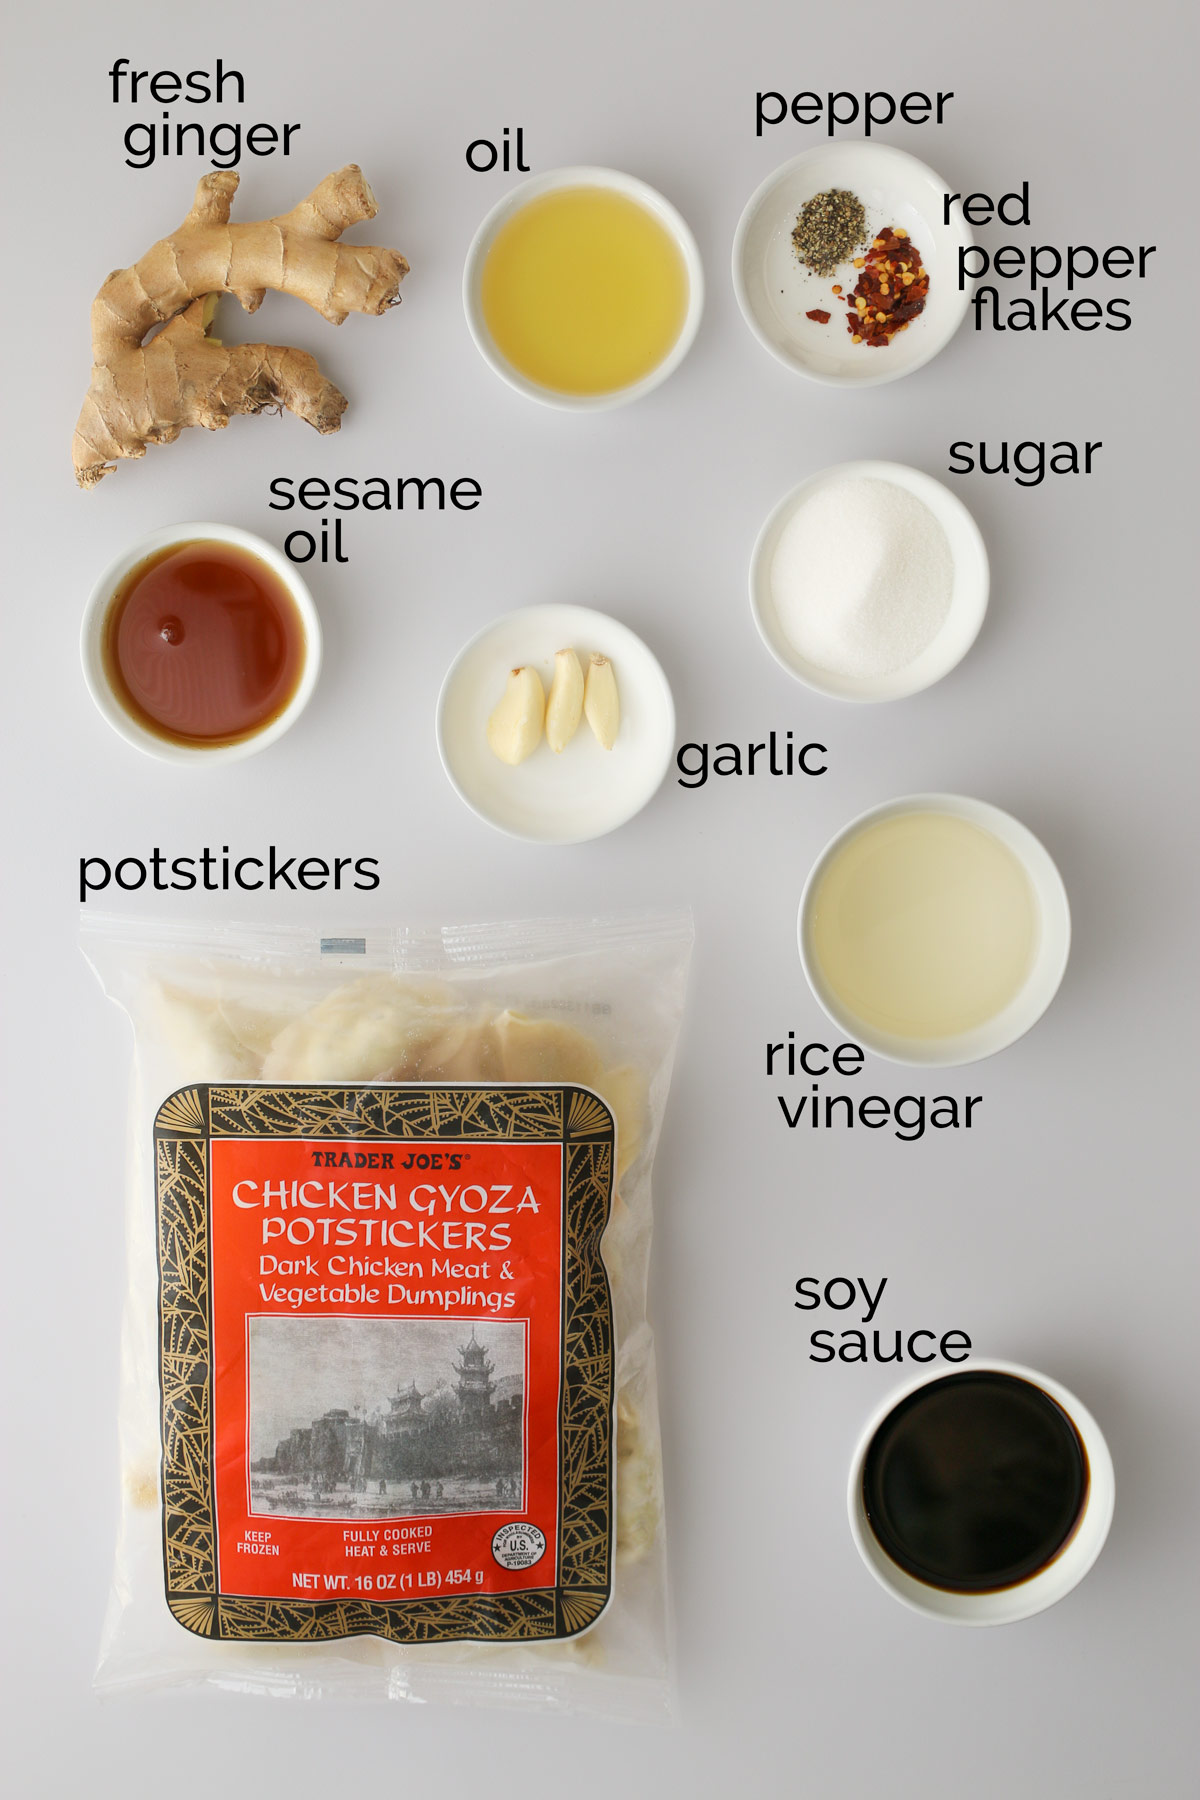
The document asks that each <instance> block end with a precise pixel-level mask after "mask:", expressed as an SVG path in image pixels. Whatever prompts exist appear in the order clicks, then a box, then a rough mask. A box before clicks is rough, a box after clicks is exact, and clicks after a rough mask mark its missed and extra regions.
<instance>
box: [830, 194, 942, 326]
mask: <svg viewBox="0 0 1200 1800" xmlns="http://www.w3.org/2000/svg"><path fill="white" fill-rule="evenodd" d="M854 266H855V268H856V269H860V270H861V273H860V275H859V277H858V281H857V283H856V284H855V288H854V293H853V296H852V298H853V300H854V306H853V308H852V309H851V310H849V311H847V313H846V323H847V326H848V329H849V332H850V336H851V337H852V338H853V340H854V342H855V343H856V344H869V345H870V346H871V348H872V349H879V348H880V347H881V346H883V345H886V344H890V343H891V341H892V339H893V338H894V337H895V335H896V333H897V332H898V331H903V330H904V329H905V328H906V326H907V325H908V324H909V322H910V321H911V320H912V319H915V318H916V317H917V316H918V315H919V314H920V313H922V312H924V310H925V302H926V300H927V299H928V297H929V271H928V270H927V269H926V268H925V266H924V264H923V263H922V261H921V252H920V251H919V250H918V249H917V247H916V245H915V244H914V243H913V242H912V240H911V239H910V237H909V235H908V233H907V232H906V231H899V230H897V229H895V228H894V227H892V226H891V225H887V226H885V227H884V229H883V230H882V231H881V232H880V233H879V235H878V237H876V238H875V239H874V240H873V241H872V243H871V247H870V249H869V250H868V251H867V253H866V255H865V256H861V257H857V256H856V257H855V259H854Z"/></svg>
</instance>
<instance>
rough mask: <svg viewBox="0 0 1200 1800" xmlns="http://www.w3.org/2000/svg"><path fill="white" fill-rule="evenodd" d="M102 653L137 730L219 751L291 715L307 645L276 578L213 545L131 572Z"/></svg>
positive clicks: (176, 547) (178, 547)
mask: <svg viewBox="0 0 1200 1800" xmlns="http://www.w3.org/2000/svg"><path fill="white" fill-rule="evenodd" d="M102 652H103V658H104V671H105V674H106V675H107V677H108V681H109V685H110V686H111V688H112V691H113V693H114V694H115V695H116V697H117V699H118V700H119V701H120V703H121V705H122V706H123V707H124V708H125V710H126V712H128V713H129V714H130V715H131V716H132V717H133V718H134V719H136V720H137V722H138V724H139V725H142V726H144V727H145V728H146V729H147V730H148V731H152V732H154V734H155V735H156V736H157V737H162V738H166V739H168V740H169V741H170V742H172V743H176V744H188V745H193V746H196V747H199V748H211V749H216V748H217V747H219V746H220V745H223V744H237V743H241V742H242V741H243V740H244V739H246V738H249V737H254V736H255V735H256V734H257V733H258V732H260V731H263V730H265V728H266V727H267V726H268V725H270V724H273V723H274V721H275V720H276V719H277V718H278V717H279V716H280V714H281V713H282V712H284V711H285V710H286V709H287V707H288V706H289V705H290V703H291V701H292V699H293V697H294V696H295V693H296V690H297V688H298V687H299V685H300V678H301V676H302V674H303V672H304V659H305V652H306V638H305V631H304V623H303V620H302V619H301V617H300V613H299V610H298V608H297V606H296V602H295V601H294V599H293V598H292V596H291V594H290V593H289V591H288V589H287V586H286V584H285V583H284V582H283V580H282V579H281V578H280V577H279V576H278V575H277V574H276V573H275V571H274V570H273V569H271V568H269V567H268V565H267V564H266V563H265V562H263V561H262V559H261V557H258V556H255V555H254V554H253V553H252V552H251V551H249V550H243V549H242V548H241V547H240V545H237V544H229V543H223V542H221V541H219V540H218V539H215V538H210V539H198V540H196V541H194V542H192V543H184V544H170V545H168V546H167V548H166V549H165V550H160V551H158V552H157V553H156V554H155V555H154V556H149V557H147V558H146V560H145V561H144V562H140V563H138V565H137V567H136V568H134V569H132V570H131V571H130V572H129V574H128V575H127V576H126V577H125V578H124V580H123V581H122V582H121V584H120V586H119V587H118V588H117V590H116V593H115V594H114V595H113V598H112V602H111V604H110V606H109V609H108V612H107V614H106V616H105V620H104V635H103V645H102Z"/></svg>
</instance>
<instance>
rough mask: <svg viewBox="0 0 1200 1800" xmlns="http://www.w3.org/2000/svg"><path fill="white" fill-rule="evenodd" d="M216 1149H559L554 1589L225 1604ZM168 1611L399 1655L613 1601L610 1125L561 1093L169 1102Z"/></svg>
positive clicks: (181, 1096)
mask: <svg viewBox="0 0 1200 1800" xmlns="http://www.w3.org/2000/svg"><path fill="white" fill-rule="evenodd" d="M214 1137H221V1138H225V1137H253V1138H298V1137H303V1138H319V1137H328V1138H359V1139H365V1138H387V1139H394V1140H403V1139H406V1138H407V1139H432V1138H453V1139H458V1140H460V1141H462V1140H465V1141H468V1142H469V1141H477V1142H480V1143H496V1142H500V1141H505V1140H507V1141H513V1142H541V1143H554V1142H558V1143H561V1144H562V1145H563V1149H564V1157H563V1164H564V1190H565V1191H564V1208H563V1213H564V1235H565V1243H564V1254H563V1301H564V1304H563V1343H562V1384H561V1386H562V1401H561V1408H560V1418H559V1469H560V1479H559V1520H558V1530H559V1558H558V1560H559V1578H558V1585H557V1587H549V1588H539V1589H532V1590H529V1591H527V1592H524V1593H517V1594H463V1595H459V1596H447V1597H445V1598H433V1599H419V1600H406V1601H394V1602H386V1603H385V1602H383V1601H369V1600H312V1601H305V1600H294V1599H291V1598H289V1599H287V1600H279V1599H269V1600H268V1599H259V1598H254V1597H245V1596H231V1595H224V1594H222V1593H220V1591H219V1588H218V1579H217V1557H216V1518H215V1508H214V1501H213V1469H212V1459H213V1449H212V1442H213V1440H212V1385H211V1364H210V1343H211V1329H212V1282H211V1269H210V1261H209V1157H208V1146H209V1141H210V1139H212V1138H214ZM154 1139H155V1144H154V1151H155V1177H156V1193H157V1236H158V1262H159V1322H160V1337H159V1358H160V1379H161V1390H162V1447H163V1566H164V1571H165V1578H166V1596H167V1605H168V1606H169V1607H170V1609H171V1612H172V1613H173V1614H174V1616H175V1618H176V1619H177V1620H178V1621H179V1623H180V1624H181V1625H183V1626H185V1627H186V1629H187V1630H188V1631H192V1632H195V1633H197V1634H198V1635H199V1636H201V1637H206V1638H210V1639H218V1640H220V1639H228V1640H241V1641H245V1640H247V1639H251V1640H255V1641H260V1642H261V1641H272V1642H279V1641H284V1642H296V1641H304V1642H308V1643H313V1642H318V1641H328V1640H330V1639H334V1638H345V1637H356V1636H360V1635H362V1634H364V1633H369V1634H373V1635H375V1636H377V1637H385V1638H391V1639H393V1640H394V1641H396V1642H398V1643H407V1644H429V1643H447V1642H452V1641H456V1640H461V1639H464V1638H469V1639H476V1640H482V1641H486V1642H504V1641H509V1642H512V1641H518V1640H526V1641H537V1640H544V1639H548V1638H562V1637H571V1636H574V1635H575V1634H576V1633H577V1632H580V1631H583V1630H586V1628H587V1627H588V1626H589V1625H590V1624H592V1622H593V1621H594V1620H595V1619H596V1618H598V1617H599V1615H600V1613H601V1612H602V1611H603V1610H604V1607H605V1606H606V1604H607V1602H608V1598H609V1594H610V1593H611V1589H612V1545H613V1535H614V1520H613V1471H612V1408H613V1383H614V1373H615V1371H614V1354H613V1321H612V1297H611V1293H610V1290H609V1284H608V1276H607V1274H606V1272H605V1268H604V1264H603V1261H602V1260H601V1256H600V1238H601V1234H602V1233H603V1231H604V1227H605V1225H606V1224H607V1222H608V1216H609V1210H610V1207H611V1204H612V1181H613V1168H614V1163H613V1150H614V1140H615V1126H614V1123H613V1118H612V1114H611V1113H610V1112H609V1110H608V1108H607V1106H605V1104H604V1102H603V1101H602V1100H600V1099H599V1098H598V1097H597V1096H596V1095H595V1094H593V1093H592V1092H591V1091H590V1090H588V1089H586V1088H579V1087H574V1086H571V1085H565V1086H536V1087H535V1086H530V1087H484V1086H478V1087H443V1086H424V1085H416V1084H411V1085H404V1086H395V1087H386V1086H379V1085H374V1086H368V1087H345V1086H341V1087H300V1086H291V1085H289V1086H282V1087H274V1086H268V1085H265V1084H259V1085H257V1086H243V1085H237V1086H231V1085H225V1084H222V1085H219V1086H218V1085H215V1084H214V1085H205V1086H197V1087H189V1088H181V1089H179V1090H178V1092H176V1093H174V1094H172V1095H171V1097H170V1098H169V1099H168V1100H166V1101H164V1102H163V1104H162V1106H161V1107H160V1108H159V1110H158V1115H157V1117H156V1119H155V1123H154Z"/></svg>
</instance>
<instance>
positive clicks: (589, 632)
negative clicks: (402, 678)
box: [437, 606, 675, 844]
mask: <svg viewBox="0 0 1200 1800" xmlns="http://www.w3.org/2000/svg"><path fill="white" fill-rule="evenodd" d="M567 648H572V649H574V650H575V651H576V652H577V653H578V656H579V660H580V662H581V663H582V664H583V667H584V671H585V674H586V671H587V660H588V657H589V655H590V654H591V653H592V652H593V651H595V652H597V653H598V654H599V655H601V656H607V657H608V659H609V660H610V662H611V663H612V666H613V672H614V674H615V675H616V679H617V693H618V696H619V698H620V703H621V727H620V731H619V732H618V734H617V741H616V743H615V744H614V745H613V747H612V749H611V750H604V749H602V748H601V746H600V745H599V744H598V743H597V742H596V739H595V737H594V736H593V735H592V732H591V729H590V727H589V725H588V722H587V720H586V719H581V720H580V723H579V729H578V731H577V732H576V733H575V736H574V737H573V738H572V739H571V742H570V743H569V744H568V745H567V747H566V749H565V750H563V751H561V752H560V753H559V754H558V755H557V756H556V755H555V754H554V752H553V751H552V750H551V749H550V746H549V745H548V744H547V742H546V740H545V738H544V737H543V739H542V741H541V743H540V744H539V745H538V747H537V749H536V750H535V751H534V752H533V755H532V756H529V757H527V758H526V760H525V761H524V762H523V763H518V765H517V766H516V768H510V767H509V765H508V764H507V763H502V762H501V761H500V760H499V758H498V757H496V756H494V755H493V754H492V752H491V750H490V749H489V748H488V742H487V722H488V719H489V718H490V717H491V715H492V713H493V711H494V710H495V708H496V704H497V702H498V701H499V699H500V696H501V694H502V693H503V692H504V684H505V681H506V679H507V677H508V672H509V670H510V669H514V668H518V667H520V666H521V665H523V664H531V665H532V666H533V667H534V668H535V669H537V671H538V673H539V675H540V676H541V678H542V685H543V687H544V688H545V690H546V693H547V695H549V692H550V680H551V676H552V674H553V670H554V653H555V651H556V650H563V649H567ZM437 742H438V754H439V755H440V757H441V759H442V767H443V768H444V769H445V771H446V774H447V775H448V776H449V778H450V783H451V786H452V787H453V788H454V791H455V793H457V794H458V796H459V798H460V799H461V800H463V801H465V803H466V804H467V805H468V806H469V807H470V808H471V811H472V812H473V813H476V814H478V816H479V817H480V818H481V819H486V820H487V822H488V824H489V825H495V826H496V827H497V828H498V829H499V830H500V831H505V832H507V833H508V835H509V836H510V837H517V838H524V839H527V840H528V841H529V842H532V843H539V844H578V843H583V842H585V841H586V840H587V839H589V838H595V837H602V836H603V835H604V833H605V832H608V831H615V830H616V828H617V826H618V825H623V824H624V823H625V821H626V820H627V819H631V818H632V817H633V816H634V814H635V813H637V812H640V811H641V809H642V807H643V806H645V804H646V802H647V801H648V800H650V799H651V798H652V797H653V796H654V794H656V793H657V791H658V789H659V788H660V787H661V785H662V781H663V777H664V776H665V775H666V772H667V770H668V769H669V768H670V766H671V759H672V756H673V754H674V749H675V705H674V702H673V700H672V698H671V690H670V688H669V687H668V685H667V678H666V676H665V675H664V674H663V672H662V669H661V667H660V665H659V663H658V660H657V658H656V657H655V656H654V655H653V654H652V653H651V652H650V651H649V650H648V649H647V648H646V646H645V644H643V642H642V640H641V638H639V637H637V636H636V635H635V634H634V633H633V632H632V631H630V629H629V627H628V626H627V625H622V624H620V623H619V622H618V621H617V620H616V619H610V618H609V617H608V615H607V614H606V613H601V612H593V611H592V610H591V609H590V608H589V607H585V606H527V607H523V608H522V609H521V611H520V612H514V613H510V614H509V615H508V617H507V618H505V619H498V620H497V621H496V622H495V623H494V624H492V625H488V626H486V627H485V628H484V630H483V631H481V632H480V633H479V635H478V637H475V638H472V640H471V642H470V643H469V644H468V645H467V646H466V648H465V649H463V650H462V651H460V653H459V655H458V656H457V657H456V658H455V660H454V662H453V663H452V664H451V666H450V669H449V672H448V673H447V675H446V679H445V681H444V682H443V683H442V691H441V694H440V695H439V697H438V708H437Z"/></svg>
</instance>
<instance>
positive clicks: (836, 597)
mask: <svg viewBox="0 0 1200 1800" xmlns="http://www.w3.org/2000/svg"><path fill="white" fill-rule="evenodd" d="M987 602H988V559H987V551H986V549H985V548H984V543H983V539H982V537H981V536H980V533H979V527H978V526H977V525H976V523H975V521H974V519H973V518H972V517H971V515H970V513H969V512H968V511H967V509H966V507H965V506H964V505H963V503H962V501H961V500H959V499H957V498H956V497H955V495H953V494H952V493H951V492H950V491H949V489H948V488H945V487H943V486H942V484H941V482H940V481H934V480H933V478H932V476H929V475H925V474H922V473H921V471H920V470H919V469H909V468H906V467H905V466H904V464H903V463H889V462H852V463H839V464H838V465H837V467H836V468H832V469H825V470H823V471H822V472H821V474H819V475H813V476H811V477H810V478H809V479H808V480H807V481H804V482H801V484H800V486H799V487H798V488H794V489H793V490H792V492H791V493H790V494H787V495H786V496H785V497H784V498H783V499H782V500H781V501H780V502H779V505H778V506H777V507H776V508H775V509H774V511H773V512H772V513H771V515H770V517H769V518H768V519H767V522H766V524H765V525H764V526H763V528H762V530H761V531H760V533H759V535H758V542H757V543H756V544H755V546H754V554H753V556H752V557H751V559H750V605H751V608H752V609H753V612H754V622H755V624H756V625H757V626H758V630H759V635H760V636H761V638H762V640H763V642H764V643H765V644H766V646H767V649H768V650H769V651H770V652H771V655H772V656H773V657H774V658H775V660H776V662H778V663H780V664H782V666H783V667H784V668H785V669H786V670H787V671H788V674H789V675H794V676H795V677H796V679H797V680H798V681H803V682H805V683H806V684H807V686H809V687H811V688H815V689H816V691H817V692H818V693H820V694H829V695H832V696H833V697H834V698H835V699H838V700H900V699H903V698H904V696H905V695H907V694H917V693H920V691H921V689H922V688H927V687H932V685H933V683H934V682H935V681H940V680H941V679H942V676H943V675H948V674H949V672H950V670H951V669H953V668H954V667H955V665H956V664H957V663H959V662H961V660H962V658H963V657H964V656H965V655H966V653H967V651H968V650H969V649H970V648H971V645H972V644H973V643H974V642H975V639H976V637H977V636H978V635H979V628H980V626H981V625H982V624H983V616H984V613H985V612H986V611H987Z"/></svg>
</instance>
